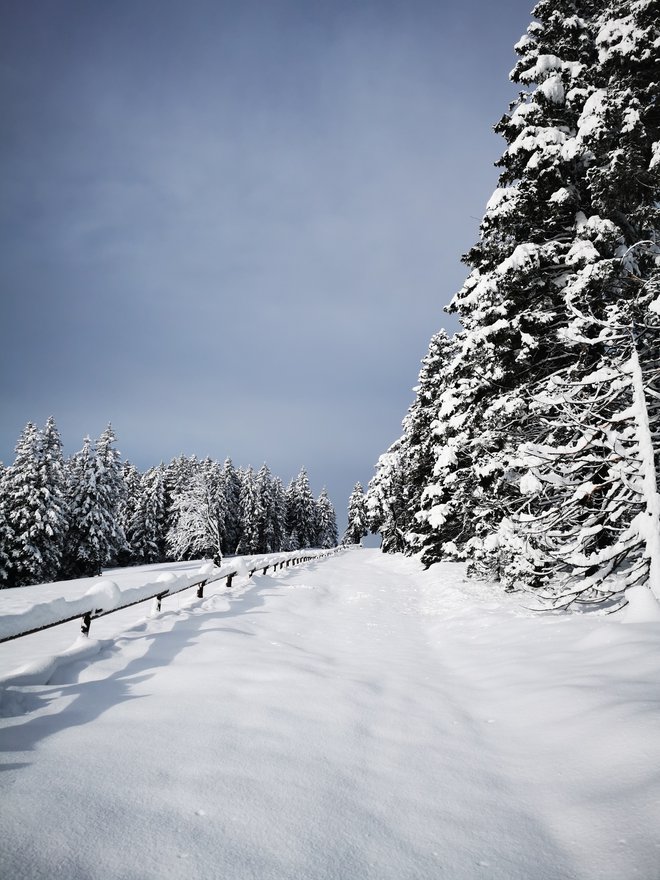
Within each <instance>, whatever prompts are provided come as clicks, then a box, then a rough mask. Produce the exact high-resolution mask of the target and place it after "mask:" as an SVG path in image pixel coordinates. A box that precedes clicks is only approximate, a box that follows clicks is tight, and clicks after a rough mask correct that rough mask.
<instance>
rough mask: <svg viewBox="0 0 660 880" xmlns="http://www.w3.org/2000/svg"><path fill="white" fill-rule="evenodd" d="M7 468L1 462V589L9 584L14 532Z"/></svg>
mask: <svg viewBox="0 0 660 880" xmlns="http://www.w3.org/2000/svg"><path fill="white" fill-rule="evenodd" d="M6 480H7V468H6V467H5V466H4V465H3V464H0V589H2V588H3V587H6V586H8V585H9V568H10V553H11V545H12V543H13V532H12V530H11V527H10V525H9V521H8V519H7V517H8V513H9V511H8V504H7V500H8V491H9V487H8V485H7V483H6Z"/></svg>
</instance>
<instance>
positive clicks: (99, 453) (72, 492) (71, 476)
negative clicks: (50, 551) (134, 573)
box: [62, 425, 128, 577]
mask: <svg viewBox="0 0 660 880" xmlns="http://www.w3.org/2000/svg"><path fill="white" fill-rule="evenodd" d="M115 440H116V438H115V434H114V432H113V430H112V427H111V425H108V427H107V428H106V429H105V431H104V432H103V433H102V434H101V436H100V437H99V439H98V440H97V442H96V444H95V445H94V446H93V445H92V442H91V440H90V439H89V437H85V439H84V441H83V448H82V449H81V450H80V452H78V453H76V454H75V455H74V456H73V457H72V458H71V459H70V461H69V468H68V487H67V496H68V502H69V512H70V529H69V534H68V537H67V542H66V552H65V554H64V559H63V564H62V573H63V574H64V575H65V576H66V577H84V576H90V575H98V574H100V573H101V570H102V568H103V566H107V565H114V564H116V563H117V562H118V561H119V560H120V559H121V556H122V554H123V553H125V552H126V550H127V546H128V545H127V543H126V535H125V534H124V531H123V529H122V527H121V525H120V509H121V505H122V503H123V502H124V492H125V486H124V480H123V475H122V467H121V460H120V458H121V457H120V453H119V451H118V450H117V449H115V447H114V445H113V444H114V443H115Z"/></svg>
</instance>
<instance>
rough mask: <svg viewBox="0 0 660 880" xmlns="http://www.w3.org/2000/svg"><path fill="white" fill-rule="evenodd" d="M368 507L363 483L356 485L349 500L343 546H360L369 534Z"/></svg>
mask: <svg viewBox="0 0 660 880" xmlns="http://www.w3.org/2000/svg"><path fill="white" fill-rule="evenodd" d="M367 522H368V518H367V507H366V500H365V496H364V490H363V488H362V484H361V483H356V484H355V486H354V488H353V491H352V492H351V496H350V498H349V499H348V525H347V526H346V531H345V532H344V537H343V538H342V544H359V543H360V541H361V540H362V538H364V536H365V535H367V534H368V529H367Z"/></svg>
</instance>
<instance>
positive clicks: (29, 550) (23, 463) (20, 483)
mask: <svg viewBox="0 0 660 880" xmlns="http://www.w3.org/2000/svg"><path fill="white" fill-rule="evenodd" d="M3 495H4V500H3V504H2V506H3V519H4V529H3V531H4V533H5V538H6V540H7V542H8V543H7V545H6V548H5V550H4V552H3V556H4V557H5V558H6V557H8V558H9V571H8V579H7V583H8V585H10V586H22V585H24V584H34V583H42V582H44V581H51V580H54V579H55V578H56V577H57V574H58V571H59V568H60V563H61V558H62V548H63V541H64V536H65V534H66V531H67V529H68V525H69V518H68V511H67V504H66V499H65V494H64V464H63V459H62V443H61V440H60V436H59V433H58V431H57V427H56V425H55V422H54V420H53V419H52V418H49V419H48V421H47V423H46V426H45V428H44V430H43V432H40V431H39V430H38V429H37V428H36V426H35V425H33V424H32V423H28V424H27V425H26V427H25V429H24V431H23V433H22V434H21V437H20V438H19V441H18V444H17V446H16V458H15V460H14V463H13V465H12V466H11V467H10V468H8V469H7V471H6V473H5V475H4V479H3Z"/></svg>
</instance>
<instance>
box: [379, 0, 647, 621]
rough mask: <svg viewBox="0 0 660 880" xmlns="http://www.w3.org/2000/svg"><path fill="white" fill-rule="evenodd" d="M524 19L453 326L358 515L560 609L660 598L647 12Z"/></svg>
mask: <svg viewBox="0 0 660 880" xmlns="http://www.w3.org/2000/svg"><path fill="white" fill-rule="evenodd" d="M534 15H535V16H536V19H537V20H536V21H534V22H533V23H532V24H531V25H530V27H529V28H528V31H527V34H526V35H525V36H524V37H523V38H522V39H521V40H520V42H519V43H518V44H517V46H516V51H517V53H518V55H519V60H518V62H517V64H516V67H515V69H514V70H513V72H512V74H511V76H512V79H513V81H514V82H515V83H517V84H518V86H519V88H520V91H519V96H518V98H517V99H516V100H515V101H514V102H513V103H512V105H511V106H510V108H509V112H508V113H507V114H506V115H505V116H504V117H503V118H502V119H501V121H500V122H499V123H498V124H497V126H496V131H497V132H499V133H500V134H501V135H502V137H503V138H504V140H505V142H506V147H505V149H504V152H503V155H502V157H501V159H500V160H499V163H498V164H499V167H500V168H501V175H500V180H499V185H498V188H497V189H496V190H495V192H494V194H493V196H492V198H491V199H490V201H489V202H488V206H487V211H486V214H485V217H484V218H483V221H482V223H481V228H480V232H481V235H480V239H479V241H478V242H477V244H476V245H475V246H474V247H473V248H472V249H471V250H470V251H469V253H468V254H467V255H466V257H465V258H464V260H465V262H466V263H467V265H468V266H469V267H470V269H471V274H470V275H469V277H468V279H467V281H466V282H465V285H464V286H463V288H462V289H461V290H460V291H459V292H458V293H457V294H456V296H455V297H454V299H453V301H452V303H451V305H450V306H449V308H448V311H449V312H451V313H452V314H455V315H457V316H458V317H459V319H460V322H461V325H462V326H461V330H460V331H459V332H458V333H456V334H455V336H453V337H452V338H449V337H448V336H447V334H446V333H444V331H441V332H439V333H438V334H436V335H435V336H434V337H433V339H432V340H431V343H430V347H429V351H428V354H427V356H426V358H425V359H424V361H423V364H422V370H421V373H420V376H419V384H418V387H417V389H416V390H417V396H416V399H415V402H414V404H413V405H412V407H411V409H410V411H409V412H408V414H407V416H406V418H405V421H404V424H403V428H404V430H403V435H402V436H401V438H400V439H399V440H398V441H397V442H396V443H394V445H393V446H392V447H391V448H390V449H389V450H388V452H387V453H385V454H384V455H383V456H382V457H381V459H380V461H379V462H378V465H377V469H376V475H375V476H374V478H373V479H372V481H371V483H370V486H369V490H368V502H367V507H368V512H369V518H370V526H371V528H372V529H373V530H376V531H379V532H380V533H381V535H382V541H383V549H384V550H386V551H403V552H406V553H418V552H421V554H422V558H423V560H424V561H425V563H426V564H431V563H433V562H436V561H438V560H441V559H454V560H467V561H468V563H469V570H470V572H471V573H473V574H475V575H477V576H483V577H487V578H498V579H500V580H501V581H503V582H504V584H505V585H506V586H507V587H508V588H510V589H517V588H526V589H528V588H532V589H534V590H536V592H537V595H538V596H539V597H541V598H543V599H545V600H547V601H548V602H549V603H550V604H551V605H552V606H554V607H557V606H568V605H571V604H572V603H573V602H574V601H576V600H580V601H587V602H591V601H593V602H599V601H603V600H608V599H615V600H617V601H618V600H620V599H621V598H622V596H623V594H624V591H626V590H627V589H629V588H630V587H633V586H636V585H646V586H648V587H650V588H651V589H652V590H653V592H654V593H655V595H656V597H658V599H660V496H659V495H658V490H657V486H658V475H659V473H660V71H659V68H658V48H657V47H658V45H660V3H659V2H658V0H637V2H635V3H630V2H628V0H608V2H604V3H593V2H592V0H570V2H569V0H542V2H540V3H538V4H537V6H536V8H535V9H534Z"/></svg>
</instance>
